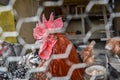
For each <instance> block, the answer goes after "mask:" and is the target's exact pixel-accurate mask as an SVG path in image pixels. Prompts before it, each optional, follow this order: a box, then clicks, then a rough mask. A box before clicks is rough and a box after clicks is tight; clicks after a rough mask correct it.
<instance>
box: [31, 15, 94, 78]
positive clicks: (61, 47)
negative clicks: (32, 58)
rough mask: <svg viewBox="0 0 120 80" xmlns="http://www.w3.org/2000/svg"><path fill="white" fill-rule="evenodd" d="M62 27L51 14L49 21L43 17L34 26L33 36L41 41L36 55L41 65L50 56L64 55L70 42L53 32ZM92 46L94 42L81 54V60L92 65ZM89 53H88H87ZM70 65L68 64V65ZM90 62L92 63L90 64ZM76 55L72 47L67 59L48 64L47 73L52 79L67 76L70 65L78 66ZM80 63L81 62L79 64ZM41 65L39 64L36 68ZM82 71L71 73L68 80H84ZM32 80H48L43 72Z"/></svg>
mask: <svg viewBox="0 0 120 80" xmlns="http://www.w3.org/2000/svg"><path fill="white" fill-rule="evenodd" d="M62 26H63V21H62V19H61V18H57V19H55V20H54V18H53V13H51V15H50V19H49V20H48V21H47V20H46V18H45V16H44V15H43V17H42V23H40V22H38V24H37V25H36V27H35V29H34V31H33V36H34V38H35V39H36V40H37V42H39V41H43V44H42V45H41V47H40V49H39V52H38V55H39V57H40V58H41V59H42V60H43V64H44V62H45V61H47V60H48V59H49V58H50V57H51V55H53V54H64V53H65V51H66V48H67V46H68V45H69V44H71V42H70V41H69V40H68V39H67V38H66V37H65V35H64V34H62V33H57V31H55V30H60V29H61V28H62ZM93 46H94V42H92V43H91V44H90V45H89V46H88V50H87V51H88V53H85V55H84V52H85V51H83V52H82V54H81V56H82V58H83V62H85V63H89V64H92V63H93V61H92V59H93V54H92V48H93ZM89 51H90V52H89ZM68 62H69V63H71V64H69V63H68ZM91 62H92V63H91ZM78 63H80V62H79V59H78V54H77V51H76V49H75V47H74V46H72V49H71V51H70V54H69V57H68V58H65V59H54V60H52V61H51V62H50V64H49V66H48V69H47V70H48V71H49V72H50V73H51V75H52V76H53V77H64V76H66V75H67V73H68V71H69V69H70V68H71V65H72V64H78ZM81 63H82V62H81ZM41 66H42V65H41V64H39V66H38V67H41ZM84 70H85V68H80V69H75V70H74V71H73V73H72V76H71V78H70V80H84ZM34 80H48V78H47V76H46V74H45V73H44V72H39V73H36V74H35V75H34Z"/></svg>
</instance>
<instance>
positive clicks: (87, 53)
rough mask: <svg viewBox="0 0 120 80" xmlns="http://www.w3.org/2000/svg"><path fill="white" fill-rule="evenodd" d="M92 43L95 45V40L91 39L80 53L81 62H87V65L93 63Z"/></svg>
mask: <svg viewBox="0 0 120 80" xmlns="http://www.w3.org/2000/svg"><path fill="white" fill-rule="evenodd" d="M94 45H95V41H92V42H91V43H90V44H89V45H88V46H87V47H85V48H84V49H83V50H82V51H81V53H80V55H81V58H82V60H83V62H85V63H88V64H89V65H92V64H93V63H94V55H93V47H94Z"/></svg>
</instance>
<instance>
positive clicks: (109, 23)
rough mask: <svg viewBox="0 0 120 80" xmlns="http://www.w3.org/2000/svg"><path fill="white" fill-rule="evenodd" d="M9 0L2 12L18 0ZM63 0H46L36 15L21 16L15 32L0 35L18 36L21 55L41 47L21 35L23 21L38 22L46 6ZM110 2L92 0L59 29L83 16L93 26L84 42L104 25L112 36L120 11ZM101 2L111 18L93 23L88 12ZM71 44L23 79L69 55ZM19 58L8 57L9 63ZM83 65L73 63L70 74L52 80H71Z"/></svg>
mask: <svg viewBox="0 0 120 80" xmlns="http://www.w3.org/2000/svg"><path fill="white" fill-rule="evenodd" d="M9 1H10V2H9V4H8V5H6V6H2V7H0V12H4V11H9V10H12V9H13V5H14V4H15V1H16V0H9ZM63 1H64V0H58V1H55V2H54V1H45V2H43V5H42V6H40V7H39V8H38V9H37V12H36V13H37V14H36V15H35V16H31V17H23V18H20V19H19V20H18V22H17V25H16V31H15V32H3V31H1V34H2V36H0V39H2V40H4V39H5V38H6V37H10V36H12V37H18V41H19V43H20V44H22V45H23V49H22V52H21V56H24V55H25V53H26V51H27V50H28V49H32V48H33V47H34V48H39V47H40V46H38V45H36V44H34V43H33V44H28V43H26V42H25V41H24V39H23V38H22V37H21V36H20V35H19V34H20V29H21V26H22V24H23V23H30V22H37V21H38V20H39V19H40V15H41V14H42V12H43V10H44V8H45V7H48V6H61V5H62V4H63ZM108 2H109V0H90V1H89V3H88V5H87V6H86V8H85V12H83V13H82V14H80V15H77V16H76V15H70V14H68V15H67V17H66V20H65V21H64V28H63V29H62V30H59V31H60V32H64V31H65V30H66V28H67V27H68V24H69V21H70V20H71V19H72V18H82V17H83V18H84V19H87V20H88V21H87V22H88V24H89V25H90V27H91V29H90V30H89V31H88V32H87V33H86V35H85V36H84V37H82V38H83V42H84V43H86V42H88V40H89V38H90V37H91V35H92V34H93V33H94V32H95V31H96V30H101V27H102V29H105V30H106V35H107V37H106V38H109V37H111V36H110V28H111V26H112V21H113V19H114V18H115V17H120V12H113V11H112V9H111V7H109V4H108ZM100 4H102V5H105V6H106V9H107V10H108V11H109V13H110V18H109V20H108V21H107V23H106V24H105V25H103V24H101V25H95V24H94V23H92V21H91V20H90V19H89V17H88V13H89V12H90V11H91V9H92V7H93V6H94V5H100ZM71 46H72V45H71V44H70V45H68V47H67V49H66V52H65V54H59V55H52V56H51V58H50V59H49V60H48V61H47V62H45V63H44V65H43V67H40V68H36V69H31V70H29V71H28V73H27V76H26V79H23V80H28V79H29V77H30V74H31V73H34V72H42V71H45V69H46V67H47V66H48V65H49V63H50V61H52V60H54V59H58V58H66V57H68V56H69V52H70V50H71ZM19 60H21V57H8V58H7V64H8V63H9V62H12V61H19ZM83 67H86V64H85V63H82V64H81V63H79V64H73V65H72V66H71V68H70V69H69V71H68V74H67V75H66V76H64V77H52V76H51V80H69V79H70V77H71V75H72V72H73V71H74V70H75V69H77V68H83ZM0 71H7V69H6V67H0ZM48 74H49V76H50V75H51V74H50V73H48ZM14 80H16V79H14ZM17 80H19V79H17ZM20 80H21V79H20Z"/></svg>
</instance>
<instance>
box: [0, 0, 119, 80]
mask: <svg viewBox="0 0 120 80" xmlns="http://www.w3.org/2000/svg"><path fill="white" fill-rule="evenodd" d="M1 1H2V0H0V2H1ZM5 1H6V2H4V1H3V2H1V3H2V4H3V6H0V15H1V13H2V12H6V11H12V14H13V17H15V18H16V20H17V21H16V25H15V28H16V30H13V31H10V32H9V31H7V30H6V31H5V30H3V27H2V25H1V24H0V26H1V28H0V35H1V36H0V39H1V41H0V44H1V46H0V48H1V49H2V52H0V53H1V55H2V57H1V58H0V59H1V60H0V79H1V80H34V79H35V77H36V79H35V80H74V79H72V78H71V76H72V75H73V73H74V71H75V70H76V69H85V68H86V67H87V66H88V65H87V64H86V63H84V62H83V63H79V62H76V63H72V62H71V60H69V59H67V58H69V56H70V55H71V54H70V52H71V51H72V48H73V44H72V43H69V44H68V45H67V47H66V49H65V52H64V54H53V55H52V56H50V58H49V59H48V60H46V61H44V60H42V59H41V58H40V57H39V56H38V55H37V53H38V49H39V48H40V47H41V44H42V42H41V44H40V43H39V44H35V42H33V43H27V42H26V40H25V38H24V37H23V36H21V28H22V25H26V24H28V25H29V24H30V25H31V23H37V22H38V21H40V22H42V21H41V15H42V14H43V12H44V11H45V9H46V7H52V9H53V10H52V11H50V12H54V14H55V18H58V17H59V16H61V17H62V19H63V22H64V23H63V28H62V29H61V30H54V32H59V33H65V32H66V31H67V29H68V27H69V24H70V23H71V21H72V20H77V21H80V22H81V23H80V24H81V32H80V34H81V35H69V34H66V36H67V38H68V39H70V40H71V41H72V42H74V43H75V44H79V45H81V44H80V43H84V44H87V43H89V40H90V39H95V38H99V39H100V40H103V41H104V40H106V39H107V38H110V37H111V36H112V34H111V30H112V26H113V25H112V23H113V20H114V18H116V17H120V13H119V12H114V10H113V9H114V5H111V4H110V2H111V0H90V1H88V3H87V4H86V6H80V5H76V4H75V3H73V4H72V5H71V4H70V5H66V4H64V3H67V0H65V1H64V0H35V1H33V0H30V1H32V2H33V6H36V5H35V4H34V2H37V3H38V5H37V8H34V9H32V10H33V13H34V14H32V16H23V17H22V16H19V13H18V12H17V11H16V10H15V9H14V5H15V4H16V3H15V2H16V1H17V0H5ZM72 1H73V2H74V0H72ZM63 4H64V6H63ZM96 5H99V6H100V7H102V8H101V11H100V12H99V13H102V15H101V14H100V15H96V16H100V17H99V18H100V19H99V21H100V20H101V16H102V17H103V18H102V19H104V20H103V22H102V23H101V22H100V24H95V23H94V22H93V20H92V18H96V17H94V16H93V15H92V14H91V11H92V10H93V11H94V8H93V7H94V6H96ZM61 6H62V7H61ZM54 7H57V8H56V10H57V11H55V10H54ZM73 7H74V9H72V8H73ZM95 8H97V7H95ZM98 8H99V7H98ZM60 10H61V12H60V13H64V15H57V14H58V13H57V12H58V11H60ZM48 11H49V10H48ZM95 13H96V12H95ZM0 20H1V19H0ZM6 21H7V20H6ZM0 22H1V21H0ZM75 22H76V21H75ZM85 24H87V25H88V26H89V29H88V30H87V31H86V27H85ZM33 25H34V26H35V24H33ZM27 28H29V29H31V30H33V28H32V27H26V28H23V30H25V29H26V33H27ZM96 32H99V33H96ZM74 34H75V33H74ZM78 34H79V33H78ZM23 35H24V34H23ZM31 36H33V35H32V34H31ZM31 36H30V37H31ZM8 37H16V38H17V39H16V41H15V43H11V42H9V40H8V41H6V38H8ZM29 39H30V38H29ZM97 44H98V45H99V43H97ZM77 46H78V45H77ZM96 47H98V46H96ZM100 47H101V46H100ZM100 47H99V48H100ZM80 48H81V46H80ZM102 48H103V46H102ZM78 51H79V50H78ZM94 53H95V59H96V60H95V61H96V64H97V62H101V63H100V65H103V66H105V67H106V69H107V65H106V63H107V58H106V54H104V53H108V52H107V51H106V50H104V49H103V50H102V49H101V50H98V49H97V48H96V49H95V51H94ZM98 53H103V54H102V56H104V58H103V57H102V58H101V59H100V57H99V59H98V58H97V57H98V56H100V54H98ZM58 59H59V60H62V59H65V62H66V64H68V65H69V69H68V70H67V73H66V72H65V73H66V74H65V75H64V76H55V74H54V75H53V74H52V73H51V72H50V71H49V66H50V64H52V61H53V62H54V61H55V60H56V61H57V60H58ZM103 59H104V60H103ZM59 60H58V62H59ZM101 60H102V61H103V62H102V61H101ZM103 63H104V64H103ZM38 64H39V67H36V65H38ZM54 64H56V65H58V63H55V62H54ZM57 71H58V73H59V72H60V71H63V70H59V69H58V70H57ZM53 72H54V71H53ZM63 72H64V71H63ZM81 72H82V71H81ZM106 74H107V73H106ZM78 75H79V74H78ZM37 77H39V78H37ZM77 80H82V79H78V78H77ZM83 80H84V78H83ZM91 80H92V79H91Z"/></svg>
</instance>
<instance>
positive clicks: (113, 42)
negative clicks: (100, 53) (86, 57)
mask: <svg viewBox="0 0 120 80" xmlns="http://www.w3.org/2000/svg"><path fill="white" fill-rule="evenodd" d="M105 48H106V49H108V50H110V51H111V52H112V53H113V54H115V55H118V54H120V38H119V37H114V38H110V39H108V40H107V42H106V46H105Z"/></svg>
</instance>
